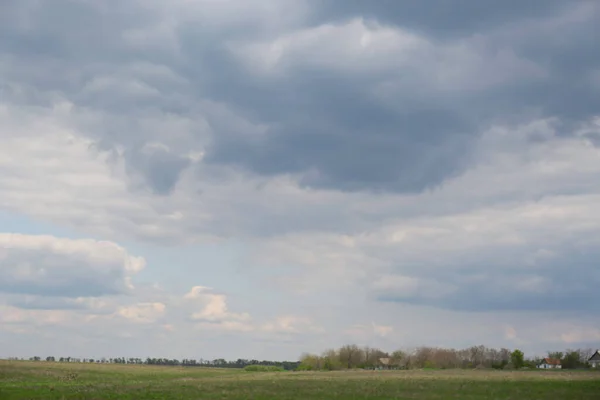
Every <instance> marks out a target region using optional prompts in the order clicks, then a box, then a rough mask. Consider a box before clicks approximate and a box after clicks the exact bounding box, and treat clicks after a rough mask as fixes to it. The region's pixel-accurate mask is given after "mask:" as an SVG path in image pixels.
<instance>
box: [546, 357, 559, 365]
mask: <svg viewBox="0 0 600 400" xmlns="http://www.w3.org/2000/svg"><path fill="white" fill-rule="evenodd" d="M542 364H548V365H560V360H558V359H556V358H550V357H546V358H544V359H543V360H542Z"/></svg>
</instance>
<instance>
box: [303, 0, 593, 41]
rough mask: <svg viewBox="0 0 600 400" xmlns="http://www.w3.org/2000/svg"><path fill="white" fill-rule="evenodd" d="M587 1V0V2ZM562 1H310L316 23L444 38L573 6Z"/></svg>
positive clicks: (570, 2)
mask: <svg viewBox="0 0 600 400" xmlns="http://www.w3.org/2000/svg"><path fill="white" fill-rule="evenodd" d="M588 2H589V1H588ZM574 3H576V2H574V1H565V0H531V1H519V0H507V1H501V2H499V1H494V0H482V1H477V2H473V1H469V0H453V1H447V0H433V1H427V2H422V1H410V0H397V1H395V0H381V1H369V0H348V1H345V0H324V1H319V0H314V1H313V2H312V4H313V6H314V7H315V9H316V10H317V11H316V12H315V15H316V16H317V18H318V20H319V21H320V22H327V21H330V20H343V19H345V18H351V17H356V16H360V17H364V18H371V19H376V20H378V21H381V22H382V23H385V24H390V25H397V26H403V27H406V28H407V29H411V30H416V31H421V32H424V33H426V34H430V35H434V36H438V37H442V38H447V37H448V36H464V35H472V34H476V33H480V32H486V31H489V30H490V29H494V28H498V27H501V26H503V25H506V24H512V23H523V22H525V21H528V20H531V19H538V18H544V17H551V16H553V15H556V13H558V12H561V11H563V12H564V11H566V10H568V9H569V8H571V7H573V6H574Z"/></svg>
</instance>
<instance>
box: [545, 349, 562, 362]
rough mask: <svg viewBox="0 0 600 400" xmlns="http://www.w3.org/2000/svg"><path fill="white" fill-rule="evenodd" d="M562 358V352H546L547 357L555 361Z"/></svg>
mask: <svg viewBox="0 0 600 400" xmlns="http://www.w3.org/2000/svg"><path fill="white" fill-rule="evenodd" d="M563 356H564V355H563V352H562V351H549V352H548V357H549V358H554V359H555V360H562V359H563Z"/></svg>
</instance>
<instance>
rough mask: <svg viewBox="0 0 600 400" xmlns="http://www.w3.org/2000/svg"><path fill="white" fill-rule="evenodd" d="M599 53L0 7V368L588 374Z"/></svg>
mask: <svg viewBox="0 0 600 400" xmlns="http://www.w3.org/2000/svg"><path fill="white" fill-rule="evenodd" d="M599 27H600V3H599V2H597V1H575V0H564V1H558V0H529V1H517V0H515V1H513V0H510V1H509V0H506V1H492V0H485V1H484V0H478V1H475V0H473V1H462V0H455V1H447V0H429V1H419V2H417V1H408V0H407V1H401V0H394V1H392V0H389V1H387V0H380V1H372V0H343V1H342V0H285V1H284V0H171V1H163V0H53V1H49V0H48V1H43V0H42V1H40V0H3V1H2V2H1V3H0V348H1V349H2V353H3V354H0V356H4V357H6V356H33V355H40V356H47V355H54V356H57V357H58V356H74V357H101V356H106V357H113V356H127V357H129V356H134V357H146V356H156V357H176V358H184V357H190V358H197V359H199V358H211V359H212V358H217V357H224V358H228V359H236V358H238V357H242V358H261V359H263V358H268V359H296V358H297V357H298V356H299V355H300V354H301V353H302V352H304V351H314V352H320V351H322V350H325V349H326V348H328V347H333V346H339V345H343V344H345V343H357V344H361V345H371V346H379V347H381V348H383V349H385V350H394V349H396V348H409V347H411V346H417V345H431V346H452V347H463V346H470V345H477V344H486V345H489V346H506V347H509V348H515V347H519V348H522V349H524V350H525V351H526V352H528V353H529V354H543V353H544V352H545V351H546V350H550V349H564V348H567V347H579V346H586V347H587V346H591V347H600V320H598V315H599V313H600V297H599V294H600V292H599V291H598V288H599V287H600V268H599V265H598V260H599V259H600V246H599V245H600V51H598V37H599V36H600V31H599V29H600V28H599Z"/></svg>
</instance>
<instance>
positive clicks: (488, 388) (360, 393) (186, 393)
mask: <svg viewBox="0 0 600 400" xmlns="http://www.w3.org/2000/svg"><path fill="white" fill-rule="evenodd" d="M548 398H558V399H561V400H569V399H573V400H575V399H577V400H586V399H590V400H598V399H600V373H594V372H554V371H553V372H546V371H515V372H507V371H480V370H477V371H462V370H456V371H450V370H447V371H344V372H341V371H340V372H266V373H265V372H262V373H261V372H247V371H243V370H231V369H216V368H178V367H155V366H136V365H108V364H105V365H99V364H63V363H45V362H18V361H12V362H9V361H0V400H12V399H28V400H29V399H165V400H166V399H278V400H285V399H306V400H313V399H314V400H318V399H381V400H383V399H465V400H468V399H519V400H521V399H527V400H534V399H548Z"/></svg>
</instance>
